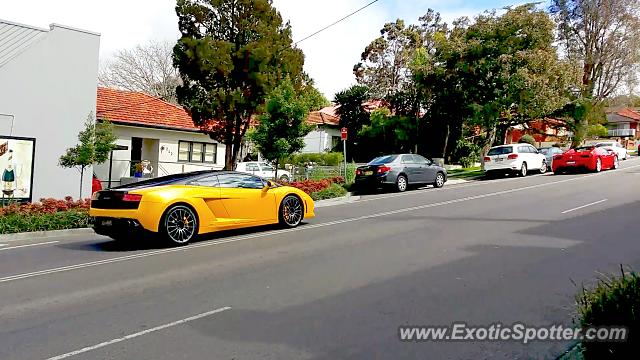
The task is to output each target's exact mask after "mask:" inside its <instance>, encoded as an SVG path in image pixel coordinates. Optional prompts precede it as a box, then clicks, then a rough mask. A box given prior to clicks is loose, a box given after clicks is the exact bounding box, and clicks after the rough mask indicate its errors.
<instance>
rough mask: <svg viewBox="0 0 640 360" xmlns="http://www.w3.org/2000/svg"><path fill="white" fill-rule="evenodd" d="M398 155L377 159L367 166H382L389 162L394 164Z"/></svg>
mask: <svg viewBox="0 0 640 360" xmlns="http://www.w3.org/2000/svg"><path fill="white" fill-rule="evenodd" d="M397 157H398V155H387V156H380V157H377V158H375V159H373V160H371V161H370V162H369V164H367V165H384V164H388V163H391V162H394V161H395V159H396V158H397Z"/></svg>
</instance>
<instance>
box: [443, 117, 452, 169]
mask: <svg viewBox="0 0 640 360" xmlns="http://www.w3.org/2000/svg"><path fill="white" fill-rule="evenodd" d="M450 132H451V131H450V129H449V124H447V131H446V132H445V136H444V147H443V149H442V158H443V159H444V161H445V162H446V161H447V147H448V146H449V134H450Z"/></svg>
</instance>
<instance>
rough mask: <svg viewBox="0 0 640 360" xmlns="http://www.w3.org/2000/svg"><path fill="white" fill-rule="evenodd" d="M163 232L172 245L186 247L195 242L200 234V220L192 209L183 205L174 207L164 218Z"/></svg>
mask: <svg viewBox="0 0 640 360" xmlns="http://www.w3.org/2000/svg"><path fill="white" fill-rule="evenodd" d="M162 232H163V234H164V236H165V238H166V239H167V240H168V241H169V242H171V243H172V244H175V245H185V244H187V243H189V241H191V240H193V238H194V237H195V236H196V234H197V232H198V218H197V217H196V215H195V214H194V213H193V211H192V210H191V209H190V208H188V207H186V206H183V205H177V206H174V207H172V208H170V209H169V211H167V213H166V215H165V216H164V221H163V226H162Z"/></svg>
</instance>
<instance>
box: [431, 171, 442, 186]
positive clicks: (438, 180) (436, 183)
mask: <svg viewBox="0 0 640 360" xmlns="http://www.w3.org/2000/svg"><path fill="white" fill-rule="evenodd" d="M433 186H434V187H436V188H441V187H443V186H444V174H443V173H440V172H439V173H438V175H436V181H434V182H433Z"/></svg>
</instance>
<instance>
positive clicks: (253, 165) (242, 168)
mask: <svg viewBox="0 0 640 360" xmlns="http://www.w3.org/2000/svg"><path fill="white" fill-rule="evenodd" d="M236 171H238V172H244V173H248V174H252V175H256V176H260V177H262V178H265V179H270V180H275V178H276V168H275V167H273V166H272V165H270V164H267V163H266V162H263V161H250V162H241V163H238V166H236ZM292 179H293V177H292V176H291V173H290V172H288V171H286V170H280V169H278V180H280V181H286V182H289V181H291V180H292Z"/></svg>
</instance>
